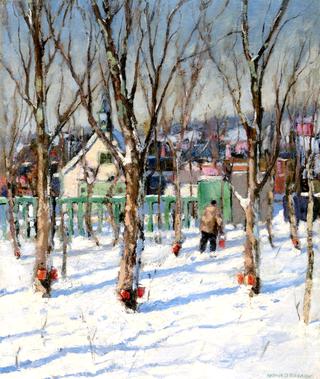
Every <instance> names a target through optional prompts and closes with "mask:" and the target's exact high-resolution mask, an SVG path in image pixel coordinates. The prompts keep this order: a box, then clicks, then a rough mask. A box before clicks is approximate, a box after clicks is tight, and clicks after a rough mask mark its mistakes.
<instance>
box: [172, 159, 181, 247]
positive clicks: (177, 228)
mask: <svg viewBox="0 0 320 379" xmlns="http://www.w3.org/2000/svg"><path fill="white" fill-rule="evenodd" d="M179 165H180V157H179V152H175V154H174V159H173V170H174V173H175V175H174V189H175V195H176V205H175V213H174V241H175V243H179V244H181V243H182V217H181V211H182V199H181V187H180V172H179V171H180V170H179Z"/></svg>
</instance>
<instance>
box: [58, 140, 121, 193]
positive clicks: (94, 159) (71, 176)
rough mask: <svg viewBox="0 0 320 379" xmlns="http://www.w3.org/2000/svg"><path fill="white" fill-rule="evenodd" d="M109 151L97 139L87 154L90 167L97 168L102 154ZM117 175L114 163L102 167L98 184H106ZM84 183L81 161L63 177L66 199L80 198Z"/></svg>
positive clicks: (97, 179)
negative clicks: (81, 185)
mask: <svg viewBox="0 0 320 379" xmlns="http://www.w3.org/2000/svg"><path fill="white" fill-rule="evenodd" d="M107 152H108V150H107V148H106V147H105V145H104V144H103V142H102V141H100V139H97V140H96V141H95V142H94V144H93V145H92V146H91V148H90V149H89V150H88V151H87V152H86V154H85V159H86V161H87V164H88V165H89V166H90V167H94V168H96V167H97V166H98V164H99V156H100V153H107ZM116 174H117V170H116V166H115V165H114V164H113V163H106V164H103V165H101V166H100V168H99V172H98V175H97V178H96V181H97V182H104V181H106V180H108V179H109V178H110V177H111V176H115V175H116ZM81 183H83V169H82V163H81V160H79V161H78V162H77V163H76V164H75V165H74V167H72V168H70V169H69V170H68V171H67V172H66V173H65V174H64V176H63V188H62V194H63V196H64V197H76V196H80V184H81Z"/></svg>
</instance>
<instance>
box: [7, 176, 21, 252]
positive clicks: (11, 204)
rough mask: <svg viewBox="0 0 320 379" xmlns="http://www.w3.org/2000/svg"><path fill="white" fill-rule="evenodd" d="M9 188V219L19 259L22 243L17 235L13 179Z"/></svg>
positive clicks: (14, 249) (9, 183) (13, 243)
mask: <svg viewBox="0 0 320 379" xmlns="http://www.w3.org/2000/svg"><path fill="white" fill-rule="evenodd" d="M7 189H8V219H9V229H10V237H11V241H12V247H13V254H14V256H15V257H16V258H17V259H18V258H20V256H21V250H20V243H19V240H18V236H17V231H16V225H15V217H14V200H13V194H12V184H11V181H10V182H8V184H7Z"/></svg>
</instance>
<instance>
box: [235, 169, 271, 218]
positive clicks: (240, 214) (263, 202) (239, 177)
mask: <svg viewBox="0 0 320 379" xmlns="http://www.w3.org/2000/svg"><path fill="white" fill-rule="evenodd" d="M231 184H232V185H233V186H234V188H235V190H236V191H237V192H238V193H239V194H240V195H241V196H243V197H246V196H247V189H248V187H247V172H245V171H244V172H233V173H232V176H231ZM270 189H271V185H270V181H267V183H266V184H265V186H264V187H263V189H262V192H261V196H260V220H261V221H262V222H265V221H266V219H267V209H268V192H269V191H270ZM232 222H233V224H235V225H236V224H244V223H245V214H244V211H243V209H242V207H241V205H240V201H239V200H238V199H237V198H236V196H235V195H234V194H232Z"/></svg>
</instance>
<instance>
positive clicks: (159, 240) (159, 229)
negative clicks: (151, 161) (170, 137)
mask: <svg viewBox="0 0 320 379" xmlns="http://www.w3.org/2000/svg"><path fill="white" fill-rule="evenodd" d="M155 144H156V149H157V162H156V167H157V168H156V172H157V173H158V175H159V181H158V191H157V234H156V243H159V244H161V243H162V236H161V232H162V219H161V185H162V167H161V162H160V149H159V145H158V142H157V131H155Z"/></svg>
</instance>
